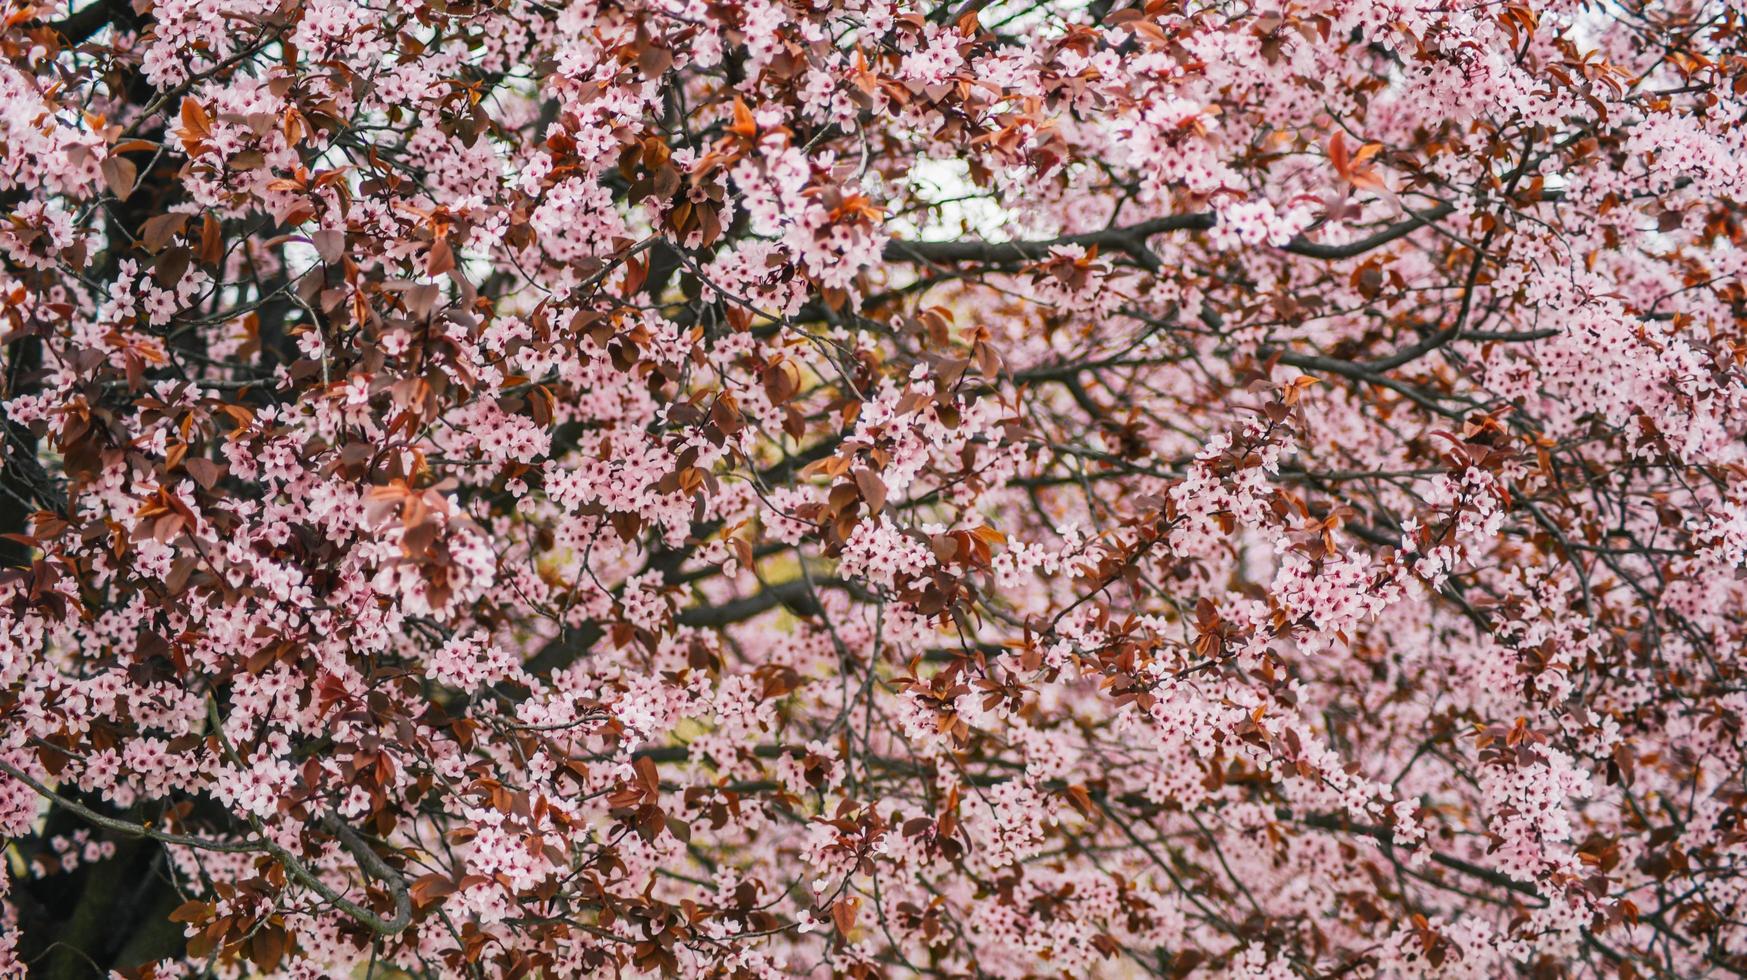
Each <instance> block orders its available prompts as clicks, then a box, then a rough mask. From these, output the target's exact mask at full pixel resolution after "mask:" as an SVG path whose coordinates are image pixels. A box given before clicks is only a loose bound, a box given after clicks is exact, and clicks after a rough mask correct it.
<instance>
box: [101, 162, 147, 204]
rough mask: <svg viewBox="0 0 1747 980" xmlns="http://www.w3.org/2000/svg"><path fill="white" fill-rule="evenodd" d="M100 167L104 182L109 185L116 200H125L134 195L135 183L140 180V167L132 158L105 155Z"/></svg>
mask: <svg viewBox="0 0 1747 980" xmlns="http://www.w3.org/2000/svg"><path fill="white" fill-rule="evenodd" d="M100 169H101V170H102V171H103V182H104V183H105V184H107V185H109V192H110V193H111V194H114V195H115V199H116V200H118V201H125V200H127V199H128V198H129V197H131V196H132V195H133V188H134V184H135V183H136V182H137V181H138V180H139V168H138V167H136V166H134V165H133V161H132V160H129V159H128V158H126V157H121V156H108V157H104V158H103V163H102V165H101V167H100Z"/></svg>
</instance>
